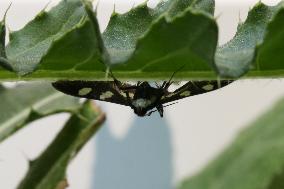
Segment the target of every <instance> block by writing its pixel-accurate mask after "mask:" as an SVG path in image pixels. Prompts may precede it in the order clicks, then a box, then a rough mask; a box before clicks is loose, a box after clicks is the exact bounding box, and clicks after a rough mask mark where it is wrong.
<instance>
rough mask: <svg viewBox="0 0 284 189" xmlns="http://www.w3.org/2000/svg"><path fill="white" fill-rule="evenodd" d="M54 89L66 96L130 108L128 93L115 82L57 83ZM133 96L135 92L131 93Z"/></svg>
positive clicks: (54, 84)
mask: <svg viewBox="0 0 284 189" xmlns="http://www.w3.org/2000/svg"><path fill="white" fill-rule="evenodd" d="M52 85H53V87H54V88H55V89H57V90H58V91H61V92H63V93H65V94H68V95H71V96H75V97H80V98H87V99H94V100H100V101H105V102H111V103H115V104H120V105H125V106H128V105H129V103H128V100H127V96H126V93H124V92H123V91H121V90H119V88H118V87H117V86H116V83H115V82H114V81H57V82H54V83H52ZM129 94H130V95H129V96H130V97H131V96H133V91H129Z"/></svg>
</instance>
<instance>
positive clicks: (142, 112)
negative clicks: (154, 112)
mask: <svg viewBox="0 0 284 189" xmlns="http://www.w3.org/2000/svg"><path fill="white" fill-rule="evenodd" d="M134 113H135V114H137V115H138V116H139V117H144V116H145V115H146V114H147V109H146V108H142V107H138V108H134Z"/></svg>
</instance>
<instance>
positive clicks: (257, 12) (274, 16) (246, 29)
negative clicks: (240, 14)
mask: <svg viewBox="0 0 284 189" xmlns="http://www.w3.org/2000/svg"><path fill="white" fill-rule="evenodd" d="M283 5H284V3H283V2H281V3H279V4H278V5H277V6H266V5H264V4H262V3H258V4H257V5H256V6H255V7H254V8H253V9H252V10H251V11H250V12H249V15H248V18H247V20H246V22H245V23H243V24H240V25H239V27H238V32H237V34H236V36H235V37H234V39H232V40H231V41H230V42H228V43H227V44H225V45H224V46H222V47H219V48H218V50H217V53H216V67H218V72H219V74H220V75H221V76H224V77H240V76H242V75H244V74H246V73H247V72H248V71H250V70H252V71H251V72H249V74H250V75H266V74H269V69H270V68H273V67H274V68H275V67H278V68H279V67H281V61H279V60H280V59H281V57H283V56H282V54H281V56H280V57H275V54H274V52H273V49H276V48H278V54H280V52H283V48H284V45H283V43H282V42H281V37H282V38H283V37H284V35H283V29H284V27H283V23H281V22H279V19H280V17H281V14H283V13H281V12H283V11H284V7H283ZM276 24H277V26H276ZM273 26H274V30H272V29H271V28H272V27H273ZM276 27H277V28H276ZM267 32H269V33H268V34H267ZM266 35H267V36H266ZM275 35H277V36H278V37H279V41H275V40H274V42H272V40H273V39H272V36H275ZM264 39H265V40H264ZM261 44H263V45H261ZM268 45H269V47H268ZM258 46H260V47H259V48H257V47H258ZM267 47H268V48H269V50H268V49H267ZM265 49H266V50H265ZM281 49H282V51H281ZM257 50H259V51H260V53H258V51H257ZM264 51H265V52H264ZM267 52H269V54H268V53H267ZM264 53H266V55H264ZM256 56H258V58H257V59H256ZM268 59H269V61H268ZM277 60H278V61H277ZM283 60H284V59H282V61H283ZM278 70H279V72H281V74H282V75H284V73H283V71H281V70H280V69H278ZM270 76H274V75H270Z"/></svg>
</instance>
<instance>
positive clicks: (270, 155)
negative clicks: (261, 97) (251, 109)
mask: <svg viewBox="0 0 284 189" xmlns="http://www.w3.org/2000/svg"><path fill="white" fill-rule="evenodd" d="M283 114H284V99H283V100H281V101H279V102H278V103H277V105H276V106H275V107H274V108H273V109H271V110H270V111H268V112H267V113H265V114H264V115H262V116H260V117H259V118H258V119H257V121H256V122H254V123H253V124H252V125H251V126H250V127H249V128H247V129H245V130H244V131H242V132H241V133H240V135H239V136H238V137H237V138H236V140H235V141H234V142H233V144H231V145H230V146H229V147H228V148H227V149H226V150H225V151H224V152H223V153H222V154H221V155H220V156H219V157H218V158H217V159H215V160H214V161H213V162H212V163H210V164H209V165H208V166H207V167H206V168H205V169H204V170H203V171H201V172H200V173H199V174H197V175H196V176H194V177H192V178H189V179H188V180H186V181H185V182H183V183H182V185H181V186H180V187H179V189H204V188H206V189H228V188H230V189H240V188H241V189H283V179H284V116H283ZM228 126H229V125H228Z"/></svg>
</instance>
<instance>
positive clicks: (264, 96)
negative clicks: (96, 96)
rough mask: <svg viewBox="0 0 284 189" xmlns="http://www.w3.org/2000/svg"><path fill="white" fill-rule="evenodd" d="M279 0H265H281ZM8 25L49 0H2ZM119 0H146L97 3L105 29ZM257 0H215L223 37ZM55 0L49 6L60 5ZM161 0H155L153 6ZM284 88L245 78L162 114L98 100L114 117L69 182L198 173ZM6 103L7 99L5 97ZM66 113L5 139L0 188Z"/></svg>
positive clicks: (166, 184) (168, 180)
mask: <svg viewBox="0 0 284 189" xmlns="http://www.w3.org/2000/svg"><path fill="white" fill-rule="evenodd" d="M279 1H280V0H266V1H263V2H264V3H266V4H268V5H275V4H277V3H278V2H279ZM10 2H13V4H12V7H11V9H10V11H9V13H8V17H7V23H8V27H9V29H10V30H18V29H20V28H21V27H23V26H24V25H25V24H26V23H27V22H28V21H29V20H31V19H32V18H33V17H34V16H35V15H36V14H37V13H38V12H39V11H40V10H42V9H43V8H44V7H45V6H46V5H47V4H48V2H50V0H33V1H31V0H30V1H28V0H25V1H24V2H23V1H22V0H13V1H10V0H4V1H3V0H1V1H0V18H2V16H3V14H4V12H5V10H6V8H7V7H8V5H9V3H10ZM114 2H115V4H116V6H115V9H116V11H117V12H120V13H122V12H126V11H127V10H129V9H130V8H131V7H132V6H133V5H134V4H135V5H138V4H139V3H141V2H143V0H139V1H138V0H136V1H134V0H133V1H131V0H128V1H125V0H101V1H100V3H99V8H98V17H99V21H100V27H101V30H102V31H103V30H104V29H105V27H106V25H107V22H108V20H109V16H110V14H111V12H112V11H113V7H114V6H113V4H114ZM257 2H258V0H230V1H228V0H216V18H217V21H218V23H219V26H220V43H221V44H223V43H225V42H226V41H228V40H230V39H231V38H232V37H233V36H234V33H235V31H236V28H237V24H238V22H239V21H240V20H242V21H244V20H245V18H246V16H247V12H248V10H249V8H250V7H252V6H253V5H254V4H256V3H257ZM57 3H58V0H53V1H51V2H50V4H49V5H48V8H50V7H52V6H54V5H56V4H57ZM157 3H158V0H150V1H149V6H151V7H154V6H155V5H156V4H157ZM282 96H284V80H280V79H274V80H272V79H267V80H253V81H251V80H241V81H238V82H235V83H233V84H232V85H230V86H228V87H226V88H223V89H221V90H219V91H215V92H212V93H209V94H205V95H200V96H196V97H192V98H187V99H185V100H181V101H179V103H178V104H177V105H174V106H171V107H169V108H167V109H166V110H165V118H163V119H161V118H160V117H159V116H158V115H157V114H155V115H153V116H152V117H149V118H138V117H136V116H135V115H134V113H133V112H132V110H131V109H130V108H127V107H122V106H119V105H115V104H108V103H99V104H100V105H101V106H102V108H103V110H104V111H106V112H107V115H108V120H107V122H106V124H105V126H104V127H103V128H102V129H101V130H100V131H99V133H98V135H97V136H96V137H95V138H94V139H93V140H92V141H90V142H89V143H88V145H87V146H86V147H85V148H84V149H83V150H82V152H81V153H80V154H79V156H78V158H76V160H75V161H73V163H72V164H71V166H70V167H69V169H68V179H69V183H70V187H69V188H70V189H79V188H80V189H94V188H96V189H110V188H118V189H133V188H135V189H170V188H174V186H175V185H176V184H177V183H178V182H180V181H181V180H182V179H184V178H185V177H187V176H191V175H194V174H195V173H196V172H198V171H199V170H200V169H202V168H203V167H204V166H205V165H206V164H207V163H208V162H209V161H210V160H211V159H213V158H214V157H215V156H216V155H217V154H218V153H220V152H221V151H222V149H224V147H226V145H228V144H229V143H230V142H231V141H232V140H233V139H234V137H235V136H236V134H237V133H238V132H239V131H240V130H241V129H242V128H243V127H245V126H246V125H248V123H250V122H251V121H253V120H254V119H255V118H257V116H260V115H261V113H262V112H264V111H265V110H267V109H268V108H269V107H270V106H271V105H272V104H273V103H274V102H275V101H276V100H277V99H278V98H280V97H282ZM0 105H1V104H0ZM67 117H68V115H65V114H61V115H56V116H52V117H49V118H46V119H42V120H40V121H37V122H34V123H33V124H31V126H29V127H28V128H26V129H24V130H22V131H21V132H19V133H17V134H16V135H14V136H13V137H11V138H10V139H8V140H6V141H5V142H4V143H2V144H0V188H1V189H13V188H15V186H16V185H17V183H18V182H19V180H20V179H21V178H22V177H23V176H24V174H25V172H26V171H27V168H28V163H27V160H28V159H34V158H35V157H36V156H38V155H39V153H40V152H41V151H42V150H43V149H44V148H45V147H46V145H48V143H49V142H50V141H51V140H52V139H53V138H54V137H55V135H56V133H57V132H58V131H59V130H60V129H61V127H62V126H63V123H64V121H65V120H66V119H67Z"/></svg>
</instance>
